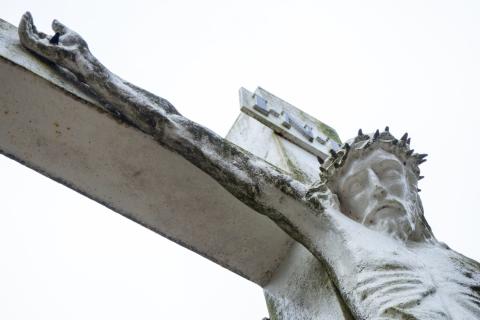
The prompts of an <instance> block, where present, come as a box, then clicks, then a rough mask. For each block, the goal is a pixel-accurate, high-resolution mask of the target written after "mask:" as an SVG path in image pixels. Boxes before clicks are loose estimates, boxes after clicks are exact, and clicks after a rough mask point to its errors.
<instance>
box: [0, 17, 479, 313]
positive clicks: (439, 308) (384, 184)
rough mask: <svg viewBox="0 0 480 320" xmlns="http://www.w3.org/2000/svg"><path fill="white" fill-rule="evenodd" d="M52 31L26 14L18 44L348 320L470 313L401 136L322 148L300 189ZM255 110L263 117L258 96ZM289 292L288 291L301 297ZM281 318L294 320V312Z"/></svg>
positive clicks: (470, 287) (473, 277)
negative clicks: (228, 197)
mask: <svg viewBox="0 0 480 320" xmlns="http://www.w3.org/2000/svg"><path fill="white" fill-rule="evenodd" d="M53 29H54V30H55V31H56V32H57V33H60V36H59V39H58V43H57V41H55V43H52V41H50V40H51V39H52V38H51V37H49V36H47V35H44V34H41V33H38V32H37V30H36V29H35V27H34V25H33V21H32V18H31V16H30V15H29V14H26V15H25V16H24V17H23V18H22V21H21V24H20V30H19V31H20V38H21V40H22V44H23V45H25V46H26V47H27V48H29V50H31V51H33V52H35V53H36V54H39V55H41V56H42V57H44V58H45V59H47V60H49V61H50V62H52V63H55V64H56V65H58V66H61V67H63V68H67V69H68V70H69V71H70V72H71V74H72V75H74V77H76V78H77V79H78V81H80V82H84V83H85V84H86V85H87V86H88V88H89V90H91V92H93V93H94V95H95V96H97V97H99V98H100V99H101V100H102V101H104V102H107V105H106V108H105V109H106V110H107V111H108V112H109V113H110V114H112V115H113V116H114V117H117V118H119V119H121V120H123V121H125V122H127V123H128V124H130V125H132V126H134V127H135V128H137V129H139V130H140V131H141V132H143V133H145V134H147V135H149V136H150V137H152V138H153V139H154V141H155V142H156V143H158V144H159V145H160V146H163V147H165V148H167V149H168V150H170V151H173V152H174V153H176V154H178V155H179V156H181V157H182V158H183V159H185V160H187V161H189V162H190V163H191V164H193V165H194V166H196V167H198V168H199V169H200V170H202V171H203V172H204V173H206V174H207V175H208V176H210V177H211V178H213V179H214V180H215V181H217V182H218V183H219V184H220V185H221V186H222V187H223V188H224V189H225V190H227V191H228V192H229V193H230V194H232V195H233V196H234V197H235V198H237V199H238V200H240V201H241V202H243V203H244V204H246V205H247V206H248V207H250V208H251V209H253V210H254V211H256V212H258V213H259V214H262V215H265V216H267V217H268V218H269V219H271V220H272V221H273V222H275V224H276V225H277V226H278V227H279V228H281V229H282V230H284V231H285V232H286V233H287V234H288V235H290V237H292V238H293V239H295V240H296V241H298V242H299V243H301V244H302V245H303V246H304V247H305V248H306V249H308V251H309V252H310V253H311V254H312V255H313V256H314V257H315V258H316V259H317V260H318V261H319V262H320V263H321V264H322V265H323V266H324V267H325V270H327V272H328V274H329V275H330V277H331V279H332V280H333V283H334V284H335V286H336V288H337V289H338V292H339V294H340V296H341V298H342V299H343V301H345V303H346V305H347V306H348V308H349V311H350V313H351V315H352V316H353V317H354V318H356V319H474V318H479V317H480V290H479V288H480V265H479V264H478V263H477V262H475V261H473V260H471V259H468V258H466V257H464V256H462V255H460V254H458V253H456V252H455V251H453V250H450V249H449V248H448V247H447V246H445V245H444V244H442V243H440V242H439V241H437V240H436V239H435V237H434V236H433V233H432V232H431V230H430V228H429V227H428V224H427V223H426V220H425V219H424V218H423V209H422V206H421V202H420V197H419V195H418V189H417V181H418V178H419V172H418V167H417V165H418V164H419V163H421V162H422V161H423V160H424V159H421V158H420V156H419V155H415V154H413V151H412V150H411V149H410V147H409V140H408V139H407V138H406V137H402V139H400V140H397V139H395V138H394V137H393V136H392V135H391V134H389V132H388V129H385V132H383V133H382V134H380V132H379V131H377V132H375V133H374V134H369V135H365V134H363V133H361V132H359V136H358V137H356V138H355V139H354V140H352V141H351V143H350V144H345V145H344V146H343V147H341V148H340V147H338V148H337V149H334V150H331V151H330V154H331V156H330V157H329V158H327V159H323V160H322V161H321V162H322V163H323V164H322V166H321V167H320V171H321V175H320V180H319V181H318V182H316V183H315V184H314V185H313V186H307V185H306V184H305V183H304V182H303V181H301V180H299V179H300V176H299V177H298V179H296V178H293V177H292V174H291V173H289V172H286V171H284V170H282V169H280V168H278V167H275V166H273V165H272V164H270V163H268V162H266V161H264V160H262V159H261V158H259V157H257V156H255V155H254V154H252V153H249V152H248V151H246V150H244V149H242V148H240V147H238V146H236V145H235V144H233V143H231V142H229V141H227V140H225V139H222V138H220V137H218V136H217V135H216V134H214V133H213V132H211V131H209V130H208V129H206V128H204V127H202V126H200V125H198V124H196V123H194V122H192V121H190V120H188V119H186V118H184V117H183V116H181V114H180V113H178V111H177V110H176V109H175V108H174V107H173V106H172V105H171V104H169V103H168V101H166V100H164V99H162V98H158V97H155V96H153V95H152V94H150V93H147V92H145V91H144V90H142V89H140V88H137V87H135V86H133V85H131V84H129V83H128V82H126V81H124V80H122V79H120V78H119V77H118V76H116V75H115V74H113V73H111V72H110V71H109V70H108V69H106V68H105V67H104V66H103V65H102V64H101V63H100V62H98V60H96V59H95V57H93V56H92V55H91V53H90V52H89V50H88V47H87V45H86V42H85V41H84V40H83V39H82V38H81V37H80V36H79V35H78V34H76V33H75V32H73V31H71V30H69V29H68V28H66V27H65V26H63V25H62V24H60V23H58V22H56V21H54V23H53ZM57 38H58V37H57ZM29 102H30V101H29ZM256 103H257V107H258V108H259V110H260V112H263V113H265V110H264V109H265V108H264V107H265V103H264V101H257V102H256ZM7 113H8V112H7ZM299 128H300V129H301V127H299ZM67 130H68V129H67ZM20 131H21V130H20ZM300 131H301V130H300ZM307 131H308V130H307ZM304 133H305V136H306V137H307V139H309V138H311V136H309V133H308V132H304ZM9 134H10V133H9ZM115 138H117V139H118V137H115ZM11 139H13V138H11ZM7 141H8V140H7ZM112 141H113V142H116V140H112ZM112 141H111V142H112ZM10 145H12V146H15V144H14V143H11V142H10ZM17 145H20V144H17ZM209 191H210V190H209ZM139 196H141V195H139ZM156 217H157V218H158V216H156ZM146 224H147V223H146ZM147 225H148V224H147ZM279 272H281V271H280V270H279ZM307 274H308V272H307ZM299 276H300V277H301V273H299V274H297V275H296V276H295V278H296V279H298V277H299ZM286 278H287V280H288V279H290V277H289V276H287V277H286ZM313 280H318V279H313ZM312 282H313V281H312ZM273 283H274V280H273V282H272V284H273ZM284 283H285V282H283V283H282V285H283V284H284ZM293 283H295V284H297V285H298V284H299V283H298V282H296V281H295V279H294V282H292V284H293ZM300 284H303V283H302V282H300ZM327 287H329V285H328V283H326V284H325V286H324V287H323V288H327ZM330 287H332V286H330ZM332 290H333V289H332ZM292 291H295V290H292ZM299 292H300V294H298V293H295V294H294V295H295V296H296V297H299V300H298V301H300V302H301V301H303V302H305V300H302V291H301V290H299ZM267 293H268V292H267ZM267 298H270V296H269V295H268V294H267ZM314 300H315V299H313V301H314ZM278 301H280V300H278V299H277V302H278ZM310 301H311V300H310ZM270 307H271V308H273V309H274V308H276V307H277V305H275V304H270ZM295 308H296V306H295V307H293V308H292V309H291V310H295ZM300 308H301V307H300ZM285 310H287V309H285ZM314 311H315V310H314ZM273 312H274V313H277V314H276V315H274V316H279V315H280V312H276V311H273ZM342 312H343V311H342ZM289 316H290V314H289ZM291 317H293V318H292V319H295V318H296V319H304V318H305V316H304V315H302V314H299V312H295V311H293V312H292V313H291ZM315 317H318V315H315V314H311V315H309V316H308V318H315Z"/></svg>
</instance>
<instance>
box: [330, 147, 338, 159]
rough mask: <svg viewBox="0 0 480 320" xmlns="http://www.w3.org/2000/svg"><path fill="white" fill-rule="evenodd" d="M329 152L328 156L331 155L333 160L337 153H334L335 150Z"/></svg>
mask: <svg viewBox="0 0 480 320" xmlns="http://www.w3.org/2000/svg"><path fill="white" fill-rule="evenodd" d="M329 152H330V154H331V155H332V157H334V158H335V157H336V156H337V153H336V152H335V150H333V149H330V150H329Z"/></svg>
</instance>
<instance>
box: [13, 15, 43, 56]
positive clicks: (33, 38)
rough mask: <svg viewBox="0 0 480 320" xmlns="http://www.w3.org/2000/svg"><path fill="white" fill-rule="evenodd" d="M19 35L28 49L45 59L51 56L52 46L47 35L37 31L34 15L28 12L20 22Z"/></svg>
mask: <svg viewBox="0 0 480 320" xmlns="http://www.w3.org/2000/svg"><path fill="white" fill-rule="evenodd" d="M18 35H19V38H20V42H21V43H22V44H23V45H24V46H25V47H27V48H28V49H30V50H32V51H33V52H35V53H37V54H39V55H41V56H44V57H46V56H48V55H49V53H50V51H51V45H50V44H49V42H48V39H47V35H46V34H44V33H43V32H38V31H37V28H36V27H35V24H34V23H33V18H32V15H31V14H30V12H28V11H27V12H25V14H24V15H23V16H22V19H21V20H20V24H19V26H18Z"/></svg>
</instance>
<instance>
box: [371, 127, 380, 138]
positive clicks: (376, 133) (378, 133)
mask: <svg viewBox="0 0 480 320" xmlns="http://www.w3.org/2000/svg"><path fill="white" fill-rule="evenodd" d="M379 136H380V131H379V130H378V129H377V130H376V131H375V133H374V134H373V140H374V141H375V140H377V139H378V137H379Z"/></svg>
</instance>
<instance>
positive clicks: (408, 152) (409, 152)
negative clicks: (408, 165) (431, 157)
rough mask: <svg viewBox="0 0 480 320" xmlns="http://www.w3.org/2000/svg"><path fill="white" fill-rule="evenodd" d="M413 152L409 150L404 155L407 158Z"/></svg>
mask: <svg viewBox="0 0 480 320" xmlns="http://www.w3.org/2000/svg"><path fill="white" fill-rule="evenodd" d="M413 151H414V150H413V149H410V150H408V151H407V152H406V153H405V154H406V155H407V157H410V156H411V155H412V154H413Z"/></svg>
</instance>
